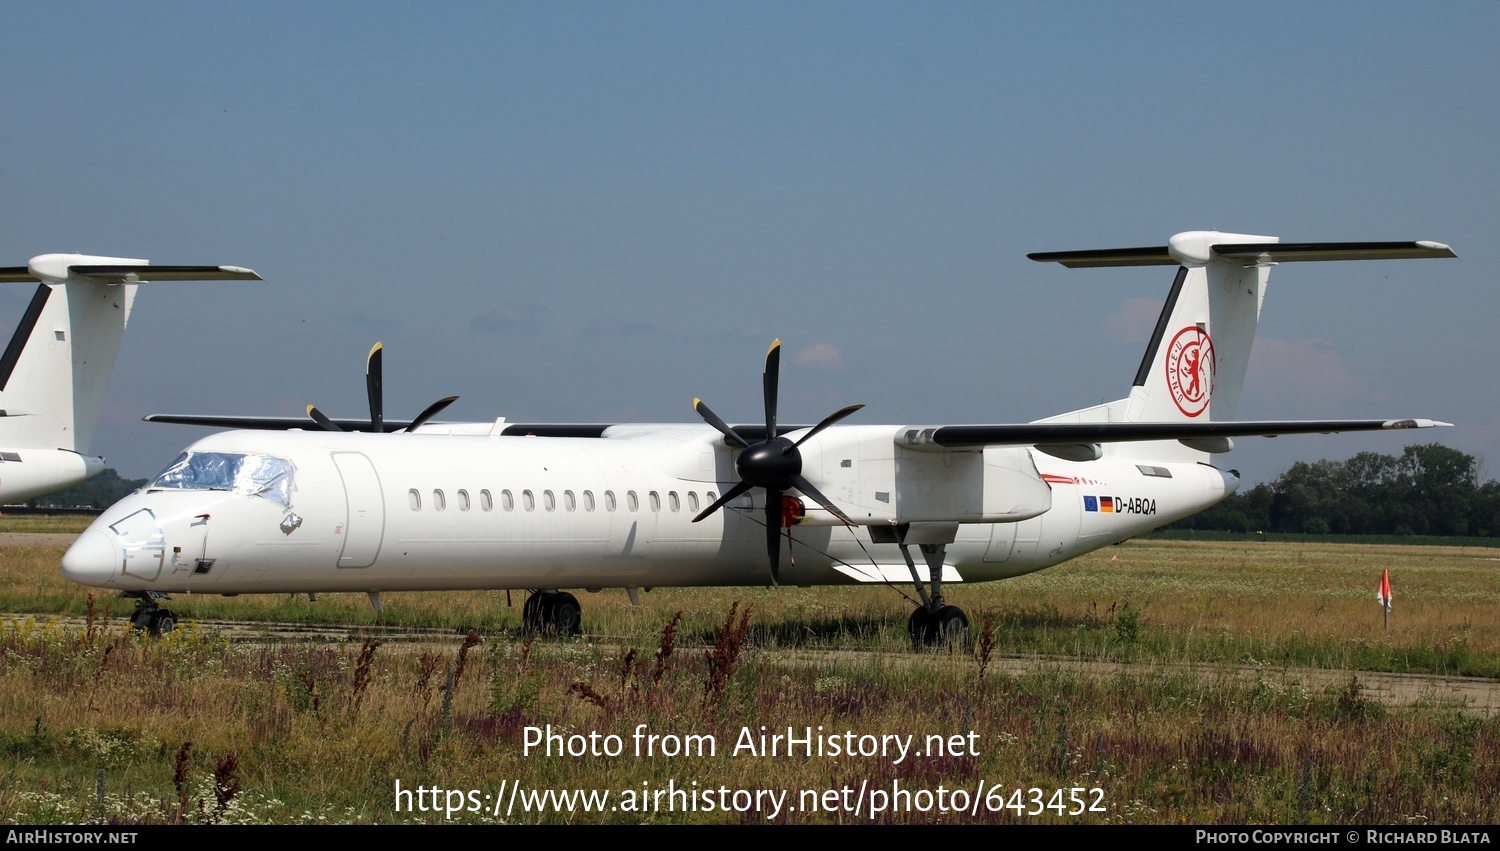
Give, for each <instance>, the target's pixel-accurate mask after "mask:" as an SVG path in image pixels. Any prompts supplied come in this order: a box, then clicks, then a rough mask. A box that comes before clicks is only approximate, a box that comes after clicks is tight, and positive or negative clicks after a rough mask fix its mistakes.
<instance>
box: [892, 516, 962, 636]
mask: <svg viewBox="0 0 1500 851" xmlns="http://www.w3.org/2000/svg"><path fill="white" fill-rule="evenodd" d="M957 531H958V527H957V526H956V525H954V526H952V527H951V528H949V527H948V525H947V524H912V525H911V526H909V527H905V528H902V527H897V528H896V529H893V530H891V532H892V533H894V534H892V535H891V537H893V538H894V540H892V541H890V543H894V544H896V545H897V546H899V547H900V548H901V557H902V558H904V559H906V567H907V569H909V570H910V571H911V581H912V584H913V585H914V586H916V589H917V596H918V597H921V598H922V604H921V605H920V606H918V607H917V608H916V609H915V610H914V611H913V612H912V613H911V619H910V620H908V621H907V624H906V628H907V631H908V632H909V633H910V634H911V644H912V647H914V648H917V649H920V648H923V647H947V648H950V649H952V648H962V647H964V646H965V645H966V644H967V643H968V641H969V616H968V615H966V614H964V610H963V609H960V608H959V607H957V606H950V605H948V604H947V602H945V601H944V600H943V559H944V557H945V556H946V554H947V550H948V544H950V543H952V542H953V539H954V535H955V534H956V533H957ZM888 534H889V533H888ZM912 544H916V545H917V546H918V547H919V548H920V549H921V550H922V559H923V560H924V561H926V562H927V575H928V576H929V577H930V580H929V584H930V586H931V592H930V593H929V591H928V589H926V588H923V587H922V577H921V576H920V575H919V574H918V573H917V565H916V562H914V561H913V560H912V557H911V545H912Z"/></svg>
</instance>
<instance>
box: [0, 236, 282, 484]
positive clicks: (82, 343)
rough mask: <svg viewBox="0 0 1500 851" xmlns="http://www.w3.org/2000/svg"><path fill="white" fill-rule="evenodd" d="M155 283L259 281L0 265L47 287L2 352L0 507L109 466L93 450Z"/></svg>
mask: <svg viewBox="0 0 1500 851" xmlns="http://www.w3.org/2000/svg"><path fill="white" fill-rule="evenodd" d="M147 280H157V281H162V280H260V276H259V275H256V274H255V273H254V272H252V271H251V270H249V269H243V268H240V267H237V266H156V267H153V266H151V265H150V264H149V263H148V262H147V261H145V260H136V259H132V258H126V257H95V256H90V255H85V254H43V255H40V256H38V257H33V258H32V259H31V262H30V264H28V265H27V266H24V267H9V268H0V282H20V281H37V282H40V286H38V287H37V290H36V294H35V295H33V296H32V299H31V303H30V304H29V305H28V307H27V308H26V312H25V313H24V314H23V315H22V317H21V321H20V322H19V323H17V325H16V331H15V334H14V335H13V336H12V337H11V340H10V344H9V345H8V346H7V347H6V348H5V351H4V353H3V354H0V501H15V500H19V499H26V498H29V497H31V496H36V495H38V494H43V493H48V492H50V491H53V490H57V489H60V488H64V487H67V486H68V485H71V484H76V483H77V482H80V481H83V480H84V479H86V478H88V477H89V476H92V475H94V474H95V473H98V472H99V471H100V470H102V469H103V468H104V466H103V465H104V459H102V458H96V457H91V456H89V455H88V454H87V453H88V451H89V446H90V444H91V442H92V441H93V436H94V429H95V427H96V426H97V425H98V423H99V413H100V410H101V408H102V407H103V404H104V392H105V389H106V388H107V387H108V385H109V376H110V373H111V372H113V370H114V365H115V358H116V356H117V355H118V354H119V352H120V343H121V341H122V340H123V339H124V337H125V326H126V325H127V324H128V323H129V321H130V310H131V306H132V304H133V303H134V301H135V290H136V286H137V284H139V283H144V282H145V281H147Z"/></svg>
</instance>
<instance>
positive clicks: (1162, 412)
mask: <svg viewBox="0 0 1500 851" xmlns="http://www.w3.org/2000/svg"><path fill="white" fill-rule="evenodd" d="M1276 241H1277V240H1276V237H1272V236H1250V235H1246V234H1228V233H1205V232H1202V231H1197V232H1192V233H1181V234H1178V235H1176V236H1174V237H1172V239H1171V241H1170V242H1169V243H1168V247H1167V250H1168V253H1169V254H1170V255H1171V256H1172V257H1173V259H1175V260H1176V261H1177V262H1179V263H1181V264H1182V265H1181V266H1180V267H1178V270H1177V276H1176V278H1175V279H1174V280H1173V284H1172V290H1171V293H1170V294H1169V295H1168V297H1167V302H1166V304H1164V305H1163V306H1162V312H1161V316H1160V317H1159V318H1158V319H1157V322H1156V330H1155V331H1154V333H1153V334H1152V336H1151V342H1150V344H1149V345H1148V346H1147V347H1146V353H1145V355H1144V357H1142V359H1141V366H1140V369H1138V370H1137V371H1136V376H1135V381H1134V383H1133V386H1132V387H1131V389H1130V402H1129V404H1128V405H1126V409H1125V420H1126V421H1127V422H1176V421H1192V422H1197V421H1204V422H1206V421H1209V420H1233V419H1235V417H1236V416H1237V413H1238V410H1239V402H1240V392H1241V390H1242V389H1243V388H1244V384H1245V370H1246V369H1247V368H1248V367H1249V365H1250V347H1251V345H1252V344H1253V343H1254V342H1255V326H1256V323H1257V322H1258V321H1259V320H1260V307H1261V303H1262V302H1263V301H1264V300H1265V296H1266V281H1267V279H1268V278H1269V277H1270V271H1271V270H1270V265H1269V264H1265V265H1262V264H1255V265H1251V266H1246V265H1244V263H1243V262H1240V261H1239V260H1238V259H1233V260H1231V259H1229V258H1223V257H1218V256H1215V255H1213V254H1212V252H1211V251H1210V250H1209V249H1210V248H1211V247H1212V245H1213V244H1214V242H1231V243H1235V244H1242V245H1243V244H1274V243H1275V242H1276ZM1205 261H1206V262H1205Z"/></svg>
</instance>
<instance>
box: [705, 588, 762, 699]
mask: <svg viewBox="0 0 1500 851" xmlns="http://www.w3.org/2000/svg"><path fill="white" fill-rule="evenodd" d="M739 605H740V604H739V601H735V602H733V603H730V604H729V614H728V615H727V616H725V618H724V626H723V627H722V628H721V629H720V630H719V633H718V638H716V639H715V640H714V646H713V647H712V648H710V649H709V651H708V656H707V659H708V677H707V680H706V681H705V683H704V686H703V704H704V706H707V707H709V708H716V707H718V706H719V702H720V701H721V700H722V699H723V697H724V692H725V690H726V689H728V688H729V683H730V681H731V680H733V679H734V674H735V671H738V670H739V667H740V650H741V648H742V647H743V646H744V643H745V635H746V634H747V633H748V632H749V631H750V610H751V608H752V607H751V606H749V605H747V606H745V610H744V611H743V612H740V619H739V622H738V623H736V622H735V619H734V615H735V611H736V610H737V609H738V608H739Z"/></svg>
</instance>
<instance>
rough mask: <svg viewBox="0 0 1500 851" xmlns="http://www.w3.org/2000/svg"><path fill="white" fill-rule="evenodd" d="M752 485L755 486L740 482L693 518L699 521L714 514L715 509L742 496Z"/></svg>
mask: <svg viewBox="0 0 1500 851" xmlns="http://www.w3.org/2000/svg"><path fill="white" fill-rule="evenodd" d="M752 487H754V485H752V484H750V483H749V482H740V483H739V484H737V485H735V486H734V487H732V488H730V489H729V490H728V491H726V492H725V494H724V495H723V496H721V497H719V498H718V499H716V500H714V504H713V505H710V506H709V507H707V508H705V509H703V510H702V511H700V512H698V516H697V517H694V518H693V522H694V523H697V522H698V521H699V520H702V519H703V518H705V517H707V516H708V515H710V514H713V513H714V512H715V511H718V510H719V509H720V508H722V507H724V506H725V505H728V504H729V503H731V502H733V501H734V500H736V499H738V498H739V497H740V494H743V493H744V492H745V491H747V490H750V489H751V488H752Z"/></svg>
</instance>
